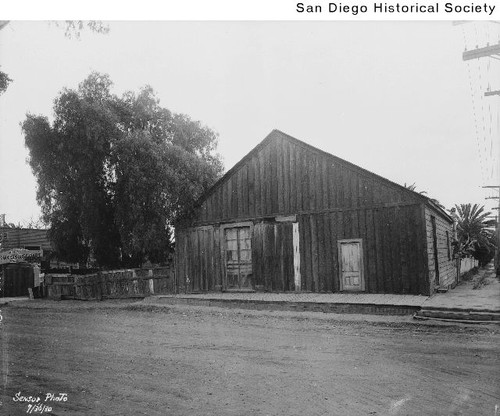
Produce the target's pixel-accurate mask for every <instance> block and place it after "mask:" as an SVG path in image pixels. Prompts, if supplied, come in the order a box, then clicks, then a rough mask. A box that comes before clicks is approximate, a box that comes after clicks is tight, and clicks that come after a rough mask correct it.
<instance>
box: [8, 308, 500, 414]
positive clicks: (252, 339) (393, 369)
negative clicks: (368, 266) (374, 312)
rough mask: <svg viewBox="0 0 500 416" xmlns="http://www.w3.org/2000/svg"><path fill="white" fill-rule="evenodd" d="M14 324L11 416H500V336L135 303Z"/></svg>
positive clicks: (22, 317)
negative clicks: (62, 397)
mask: <svg viewBox="0 0 500 416" xmlns="http://www.w3.org/2000/svg"><path fill="white" fill-rule="evenodd" d="M1 314H2V316H3V321H2V322H1V323H0V335H1V342H0V347H1V348H2V350H1V354H2V355H1V357H0V364H2V365H1V374H0V375H1V382H2V387H1V388H0V392H2V396H1V398H0V400H1V401H2V405H1V407H0V414H2V415H21V414H26V411H27V409H28V408H27V403H20V402H19V401H14V400H13V399H14V398H16V393H18V396H19V395H21V396H34V397H40V400H41V403H42V404H45V405H48V406H51V407H52V412H51V414H55V415H62V414H68V415H190V416H191V415H216V416H219V415H220V416H223V415H238V416H239V415H342V416H343V415H492V416H495V415H496V416H498V415H500V409H498V411H497V413H495V406H496V405H500V358H499V357H500V356H499V353H500V335H499V331H500V327H499V326H459V325H451V326H450V325H440V326H433V325H428V324H415V323H409V322H408V320H409V318H398V319H396V318H394V319H388V320H387V321H388V322H384V321H383V320H381V318H377V319H374V320H372V322H362V321H359V320H356V319H355V318H353V317H346V319H343V318H342V316H338V315H336V316H333V315H325V314H312V313H307V314H306V313H302V314H301V313H276V312H275V313H271V312H251V311H237V310H224V309H215V308H203V307H183V306H176V307H174V308H162V309H158V308H150V309H149V310H144V309H137V308H136V307H135V306H133V305H132V304H130V303H125V302H114V303H109V302H101V303H91V302H87V303H82V302H80V303H79V302H72V301H66V302H49V301H32V302H24V303H23V302H21V303H19V304H16V305H12V306H8V307H3V308H2V311H1ZM316 317H317V318H316ZM19 392H21V393H19ZM47 393H54V394H56V395H58V394H59V393H66V394H67V401H65V402H54V401H53V402H44V400H45V397H46V396H45V395H46V394H47ZM32 414H37V413H34V412H33V413H32ZM38 414H40V413H38ZM44 414H47V413H44Z"/></svg>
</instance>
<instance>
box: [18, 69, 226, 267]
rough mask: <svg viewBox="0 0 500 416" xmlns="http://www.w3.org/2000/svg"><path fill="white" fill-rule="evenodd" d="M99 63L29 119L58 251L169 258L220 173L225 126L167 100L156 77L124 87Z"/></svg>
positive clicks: (116, 261) (133, 261) (78, 257)
mask: <svg viewBox="0 0 500 416" xmlns="http://www.w3.org/2000/svg"><path fill="white" fill-rule="evenodd" d="M111 87H112V82H111V80H110V78H109V76H107V75H103V74H99V73H92V74H91V75H90V76H89V77H88V78H87V79H85V80H84V81H83V82H82V83H81V84H80V85H79V87H78V89H77V90H72V89H64V90H63V91H62V92H61V93H60V94H59V96H58V97H57V98H56V99H55V101H54V120H53V122H50V121H49V119H48V118H47V117H46V116H40V115H32V114H28V115H27V117H26V120H25V121H24V122H23V123H22V129H23V132H24V136H25V144H26V147H27V148H28V150H29V163H30V165H31V168H32V170H33V173H34V175H35V177H36V179H37V185H38V187H37V200H38V203H39V204H40V206H41V208H42V213H43V217H44V220H45V221H46V222H47V223H48V224H50V231H49V235H50V237H51V238H52V240H53V242H54V244H55V246H56V248H57V250H58V253H59V255H60V256H61V257H62V258H64V259H66V260H69V261H78V262H86V261H87V260H88V259H89V257H91V258H93V259H95V260H96V262H97V263H98V264H99V265H101V266H109V267H112V266H116V265H120V264H124V265H139V264H141V263H142V262H143V261H145V260H146V259H149V260H150V261H152V262H155V263H161V262H162V261H165V259H166V258H167V257H168V256H169V253H170V252H171V250H172V232H173V223H174V221H175V220H176V218H179V216H181V215H182V214H183V213H185V212H186V211H187V210H189V208H190V207H191V206H192V204H193V202H194V201H195V200H196V199H197V198H198V197H199V196H200V195H201V194H202V192H204V191H205V190H206V189H207V188H208V187H209V186H211V185H212V184H213V183H214V182H215V181H216V179H217V178H218V177H219V176H220V175H221V173H222V162H221V160H220V157H219V155H218V154H217V152H216V146H217V141H218V135H217V133H216V132H214V131H213V130H211V129H209V128H207V127H206V126H203V125H202V124H201V123H200V122H197V121H193V120H191V118H190V117H189V116H187V115H181V114H175V113H172V112H170V111H169V110H168V109H166V108H163V107H161V105H160V103H159V100H158V98H157V97H156V95H155V93H154V91H153V89H152V88H151V87H145V88H143V89H142V90H140V91H139V93H137V94H136V93H134V92H126V93H125V94H123V95H122V96H121V97H118V96H117V95H115V94H112V93H111Z"/></svg>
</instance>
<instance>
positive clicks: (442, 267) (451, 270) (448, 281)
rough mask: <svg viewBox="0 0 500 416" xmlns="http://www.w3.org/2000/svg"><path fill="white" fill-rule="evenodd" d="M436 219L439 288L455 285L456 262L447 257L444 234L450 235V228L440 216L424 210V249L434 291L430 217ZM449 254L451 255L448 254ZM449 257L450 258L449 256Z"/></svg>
mask: <svg viewBox="0 0 500 416" xmlns="http://www.w3.org/2000/svg"><path fill="white" fill-rule="evenodd" d="M432 216H434V217H435V218H436V237H437V253H438V267H439V286H443V287H448V286H450V285H453V284H454V283H456V277H457V268H456V262H455V260H453V259H452V258H449V257H448V254H449V251H448V244H449V243H450V242H449V239H447V238H446V232H447V231H448V235H449V236H451V235H452V231H453V230H452V226H451V225H450V224H449V223H448V222H447V221H446V220H445V219H444V218H443V217H442V216H440V215H438V214H437V213H435V212H433V211H432V210H430V209H429V208H427V207H426V208H425V223H426V228H425V229H426V239H425V241H426V245H427V246H426V249H427V261H428V265H429V266H428V267H429V280H430V284H431V288H432V289H434V286H435V277H436V267H435V260H434V242H433V235H432V222H431V217H432ZM450 254H451V253H450ZM450 257H451V256H450Z"/></svg>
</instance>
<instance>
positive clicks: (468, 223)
mask: <svg viewBox="0 0 500 416" xmlns="http://www.w3.org/2000/svg"><path fill="white" fill-rule="evenodd" d="M453 215H454V217H455V219H456V221H457V238H458V241H459V244H460V247H459V250H460V254H462V255H463V254H471V255H474V257H476V258H477V256H478V253H479V251H483V252H484V250H487V251H488V252H493V250H494V246H495V243H494V241H495V240H494V236H495V232H494V227H495V225H496V222H495V220H492V219H489V218H488V217H489V216H490V215H491V213H490V212H485V210H484V206H479V205H478V204H474V205H471V204H460V205H455V212H454V213H453Z"/></svg>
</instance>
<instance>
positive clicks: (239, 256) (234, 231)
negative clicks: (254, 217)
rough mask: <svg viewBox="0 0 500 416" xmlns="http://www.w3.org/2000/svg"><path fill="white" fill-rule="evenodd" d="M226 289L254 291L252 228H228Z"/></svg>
mask: <svg viewBox="0 0 500 416" xmlns="http://www.w3.org/2000/svg"><path fill="white" fill-rule="evenodd" d="M225 240H226V241H225V242H226V288H227V289H229V290H231V289H252V239H251V235H250V227H239V228H226V229H225Z"/></svg>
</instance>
